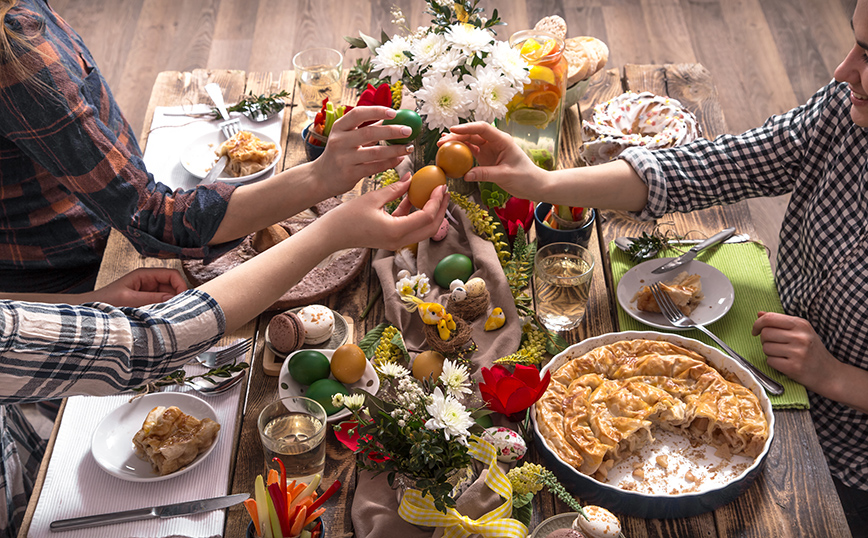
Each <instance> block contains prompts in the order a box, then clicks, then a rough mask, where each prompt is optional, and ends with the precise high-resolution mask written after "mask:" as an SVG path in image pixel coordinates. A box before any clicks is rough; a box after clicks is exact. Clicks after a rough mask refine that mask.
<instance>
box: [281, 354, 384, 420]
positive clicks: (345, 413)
mask: <svg viewBox="0 0 868 538" xmlns="http://www.w3.org/2000/svg"><path fill="white" fill-rule="evenodd" d="M299 351H310V350H307V349H299V350H298V351H293V352H292V353H290V354H289V356H288V357H287V358H286V360H285V361H283V366H281V367H280V376H279V377H278V378H277V394H278V395H279V397H280V398H287V397H289V396H304V395H305V393H306V392H307V389H308V385H301V384H299V383H298V382H297V381H296V380H295V379H293V378H292V376H291V375H289V361H290V360H291V359H292V356H293V355H295V354H296V353H298V352H299ZM313 351H319V352H320V353H322V354H323V355H325V356H326V357H328V359H329V362H331V360H332V355H334V352H335V350H333V349H316V350H313ZM365 362H366V363H367V364H366V365H365V373H363V374H362V378H361V379H359V380H358V381H356V382H355V383H350V384H346V383H344V386H345V387H346V388H347V390H348V391H350V392H352V389H362V390H364V391H365V392H368V393H370V394H374V395H376V394H377V391H378V390H380V377H379V376H378V375H377V371H376V370H374V365H373V364H371V361H369V360H366V361H365ZM329 379H334V376H333V375H331V374H330V375H329ZM349 416H350V410H349V409H346V408H344V409H341V410H340V411H338V412H337V413H335V414H334V415H331V416H329V417H328V419H327V420H326V422H340V421H341V420H344V419H345V418H347V417H349Z"/></svg>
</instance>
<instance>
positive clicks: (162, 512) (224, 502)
mask: <svg viewBox="0 0 868 538" xmlns="http://www.w3.org/2000/svg"><path fill="white" fill-rule="evenodd" d="M249 498H250V495H249V494H247V493H238V494H236V495H226V496H224V497H214V498H211V499H201V500H198V501H186V502H182V503H175V504H167V505H164V506H152V507H151V508H139V509H137V510H126V511H124V512H112V513H110V514H99V515H95V516H85V517H76V518H72V519H60V520H57V521H52V522H51V525H49V527H50V528H51V530H52V531H71V530H73V529H84V528H87V527H99V526H101V525H112V524H115V523H127V522H130V521H140V520H143V519H166V518H170V517H178V516H189V515H192V514H199V513H202V512H210V511H212V510H221V509H223V508H229V507H230V506H234V505H236V504H238V503H240V502H243V501H245V500H247V499H249Z"/></svg>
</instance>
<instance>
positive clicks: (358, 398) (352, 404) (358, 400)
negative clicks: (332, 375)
mask: <svg viewBox="0 0 868 538" xmlns="http://www.w3.org/2000/svg"><path fill="white" fill-rule="evenodd" d="M332 400H334V397H332ZM332 403H334V402H332ZM344 405H345V406H346V407H347V409H349V410H350V411H358V410H359V409H361V408H362V406H363V405H365V395H364V394H351V395H349V396H344Z"/></svg>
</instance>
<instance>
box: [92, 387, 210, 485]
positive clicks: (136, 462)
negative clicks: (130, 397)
mask: <svg viewBox="0 0 868 538" xmlns="http://www.w3.org/2000/svg"><path fill="white" fill-rule="evenodd" d="M160 405H162V406H165V407H169V406H172V405H174V406H176V407H178V408H179V409H180V410H181V411H183V412H184V413H186V414H188V415H193V416H194V417H196V418H198V419H199V420H202V419H204V418H210V419H211V420H213V421H215V422H217V413H216V412H215V411H214V408H213V407H211V406H210V405H209V404H208V403H207V402H205V401H204V400H201V399H199V398H197V397H195V396H192V395H190V394H185V393H183V392H158V393H156V394H148V395H146V396H142V397H141V398H138V399H136V400H135V401H133V402H132V403H129V404H126V403H125V404H123V405H121V406H120V407H118V408H117V409H115V410H114V411H112V412H111V413H109V414H108V415H107V416H106V417H105V418H103V419H102V421H101V422H100V423H99V425H98V426H97V427H96V430H94V432H93V438H92V439H91V443H90V451H91V453H92V454H93V459H95V460H96V463H97V464H98V465H99V466H100V467H102V468H103V470H104V471H105V472H107V473H108V474H110V475H112V476H115V477H117V478H120V479H121V480H128V481H130V482H159V481H161V480H168V479H170V478H175V477H176V476H178V475H182V474H184V473H186V472H187V471H189V470H190V469H192V468H194V467H196V466H197V465H199V464H200V463H202V461H203V460H204V459H205V458H207V457H208V455H209V454H210V453H211V452H212V451H213V450H214V447H215V446H216V445H217V442H218V441H219V434H218V437H217V439H215V440H214V442H213V443H212V444H211V446H210V447H208V450H206V451H205V452H203V453H201V454H199V456H198V457H197V458H196V459H195V460H193V461H192V462H191V463H190V464H189V465H187V466H186V467H182V468H181V469H178V470H177V471H175V472H174V473H169V474H167V475H165V476H160V475H158V474H156V473H155V472H154V470H153V467H151V464H150V463H149V462H147V461H145V460H143V459H140V458H139V457H138V456H136V451H135V449H134V448H133V436H134V435H135V434H136V432H138V431H139V430H140V429H141V428H142V423H143V422H144V421H145V418H146V417H147V416H148V413H150V412H151V410H152V409H153V408H155V407H157V406H160Z"/></svg>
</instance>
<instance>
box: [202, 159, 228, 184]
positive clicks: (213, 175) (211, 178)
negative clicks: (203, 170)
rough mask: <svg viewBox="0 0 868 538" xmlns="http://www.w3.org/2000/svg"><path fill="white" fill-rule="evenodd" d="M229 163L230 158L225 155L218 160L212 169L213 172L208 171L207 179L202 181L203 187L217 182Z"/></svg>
mask: <svg viewBox="0 0 868 538" xmlns="http://www.w3.org/2000/svg"><path fill="white" fill-rule="evenodd" d="M228 162H229V156H228V155H224V156H222V157H220V158H219V159H217V162H216V163H214V166H212V167H211V170H208V173H207V174H206V175H205V178H204V179H203V180H202V183H201V184H202V185H210V184H212V183H214V182H215V181H217V177H218V176H219V175H220V172H222V171H223V169H224V168H226V163H228Z"/></svg>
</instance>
